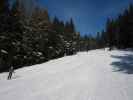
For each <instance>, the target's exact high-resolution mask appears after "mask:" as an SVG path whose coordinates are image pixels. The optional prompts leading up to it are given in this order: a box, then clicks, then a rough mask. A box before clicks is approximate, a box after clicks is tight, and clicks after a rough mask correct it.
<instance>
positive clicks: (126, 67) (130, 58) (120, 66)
mask: <svg viewBox="0 0 133 100" xmlns="http://www.w3.org/2000/svg"><path fill="white" fill-rule="evenodd" d="M111 57H113V58H116V59H118V61H115V62H112V63H111V65H113V67H114V69H113V71H115V72H117V71H120V72H124V73H126V74H133V55H124V56H113V55H112V56H111Z"/></svg>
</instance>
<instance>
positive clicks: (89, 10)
mask: <svg viewBox="0 0 133 100" xmlns="http://www.w3.org/2000/svg"><path fill="white" fill-rule="evenodd" d="M129 3H133V0H40V5H41V6H43V7H45V8H47V9H48V11H49V14H50V16H51V17H54V16H57V17H58V18H59V19H61V20H64V21H67V20H69V19H70V18H71V17H72V18H73V20H74V23H75V25H76V30H77V31H79V32H80V33H81V34H82V35H84V34H93V35H94V34H95V33H96V32H98V31H101V30H102V29H104V27H105V23H106V19H107V18H108V17H115V16H116V15H118V13H120V12H122V11H123V10H124V8H126V7H127V6H128V4H129Z"/></svg>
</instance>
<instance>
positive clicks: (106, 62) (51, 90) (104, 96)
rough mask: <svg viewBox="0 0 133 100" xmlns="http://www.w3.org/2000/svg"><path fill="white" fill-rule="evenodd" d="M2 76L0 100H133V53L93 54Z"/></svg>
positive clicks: (67, 58) (56, 61)
mask: <svg viewBox="0 0 133 100" xmlns="http://www.w3.org/2000/svg"><path fill="white" fill-rule="evenodd" d="M15 72H16V73H15V74H14V75H13V79H12V80H6V78H7V75H8V73H2V74H0V100H133V52H130V51H118V50H113V51H111V52H110V51H104V50H92V51H89V52H88V53H87V52H82V53H78V54H77V55H74V56H67V57H63V58H60V59H57V60H51V61H49V62H47V63H44V64H41V65H35V66H31V67H25V68H22V69H19V70H16V71H15Z"/></svg>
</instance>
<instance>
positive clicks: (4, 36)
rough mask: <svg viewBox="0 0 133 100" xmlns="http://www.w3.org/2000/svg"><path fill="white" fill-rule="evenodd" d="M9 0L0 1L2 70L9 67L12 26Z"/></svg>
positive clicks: (0, 62)
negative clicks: (10, 31) (9, 35)
mask: <svg viewBox="0 0 133 100" xmlns="http://www.w3.org/2000/svg"><path fill="white" fill-rule="evenodd" d="M9 13H10V12H9V2H8V0H1V1H0V71H5V70H7V69H8V63H7V62H8V61H9V60H8V51H7V50H8V44H9V43H10V41H9V38H8V33H9V30H8V28H9V27H10V24H9Z"/></svg>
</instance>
